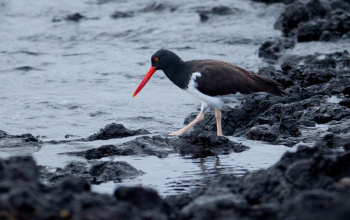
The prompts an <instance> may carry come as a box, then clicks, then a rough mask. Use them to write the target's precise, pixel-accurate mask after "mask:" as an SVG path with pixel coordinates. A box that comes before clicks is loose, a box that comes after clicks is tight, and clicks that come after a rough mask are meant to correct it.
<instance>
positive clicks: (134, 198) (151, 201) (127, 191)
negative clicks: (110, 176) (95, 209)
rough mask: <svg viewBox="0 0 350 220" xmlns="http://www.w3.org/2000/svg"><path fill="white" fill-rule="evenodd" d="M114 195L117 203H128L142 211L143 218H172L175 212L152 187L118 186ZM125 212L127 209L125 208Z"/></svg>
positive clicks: (175, 215)
mask: <svg viewBox="0 0 350 220" xmlns="http://www.w3.org/2000/svg"><path fill="white" fill-rule="evenodd" d="M114 196H115V198H116V199H117V202H119V203H129V204H132V205H133V207H130V208H137V209H138V210H141V211H142V212H144V213H145V214H146V215H145V214H144V218H143V219H174V218H175V217H177V214H175V213H173V211H172V208H171V207H170V206H169V205H168V204H167V203H166V202H165V201H164V200H163V199H162V198H161V197H160V196H159V195H158V193H157V192H156V191H155V190H153V189H147V188H142V187H118V188H117V189H116V191H115V192H114ZM125 211H126V212H127V210H125Z"/></svg>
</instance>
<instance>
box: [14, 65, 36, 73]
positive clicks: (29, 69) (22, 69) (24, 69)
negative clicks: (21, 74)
mask: <svg viewBox="0 0 350 220" xmlns="http://www.w3.org/2000/svg"><path fill="white" fill-rule="evenodd" d="M15 70H19V71H26V72H27V71H32V70H37V69H36V68H34V67H31V66H19V67H16V68H15Z"/></svg>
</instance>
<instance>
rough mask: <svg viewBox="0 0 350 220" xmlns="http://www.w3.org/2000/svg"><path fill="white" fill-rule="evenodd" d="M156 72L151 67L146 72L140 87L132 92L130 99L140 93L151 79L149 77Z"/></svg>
mask: <svg viewBox="0 0 350 220" xmlns="http://www.w3.org/2000/svg"><path fill="white" fill-rule="evenodd" d="M155 72H156V68H155V67H154V66H151V68H150V69H149V70H148V72H147V73H146V75H145V77H143V79H142V81H141V83H140V85H139V86H138V87H137V89H136V90H135V92H134V95H132V97H135V96H136V95H137V93H139V92H140V91H141V89H142V88H143V87H144V86H145V85H146V83H147V82H148V80H149V79H150V78H151V76H152V75H153V73H155Z"/></svg>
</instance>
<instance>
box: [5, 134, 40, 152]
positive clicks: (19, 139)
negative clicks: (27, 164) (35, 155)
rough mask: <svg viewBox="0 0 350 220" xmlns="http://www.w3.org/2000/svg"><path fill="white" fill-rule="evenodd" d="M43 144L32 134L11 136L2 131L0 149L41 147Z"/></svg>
mask: <svg viewBox="0 0 350 220" xmlns="http://www.w3.org/2000/svg"><path fill="white" fill-rule="evenodd" d="M41 145H42V142H41V141H39V140H38V139H37V138H36V137H34V136H33V135H32V134H21V135H10V134H8V133H6V132H5V131H1V130H0V147H1V148H19V147H22V148H23V147H32V148H38V147H41Z"/></svg>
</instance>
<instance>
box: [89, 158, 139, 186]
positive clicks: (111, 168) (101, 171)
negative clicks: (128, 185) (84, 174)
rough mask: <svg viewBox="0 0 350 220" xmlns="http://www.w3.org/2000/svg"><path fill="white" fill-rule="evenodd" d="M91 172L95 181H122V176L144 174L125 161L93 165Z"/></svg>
mask: <svg viewBox="0 0 350 220" xmlns="http://www.w3.org/2000/svg"><path fill="white" fill-rule="evenodd" d="M89 173H90V174H91V176H93V183H97V184H98V183H103V182H108V181H120V180H121V179H122V178H130V177H136V176H139V175H141V174H142V172H141V171H139V170H137V169H136V168H134V167H133V166H131V165H130V164H128V163H127V162H124V161H117V162H113V161H108V162H102V163H98V164H95V165H93V166H92V167H91V168H90V171H89Z"/></svg>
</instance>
